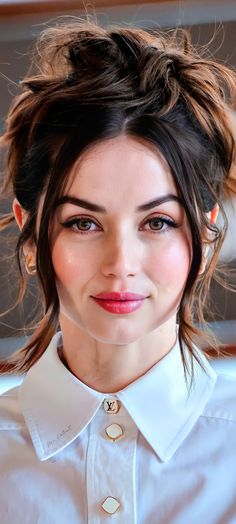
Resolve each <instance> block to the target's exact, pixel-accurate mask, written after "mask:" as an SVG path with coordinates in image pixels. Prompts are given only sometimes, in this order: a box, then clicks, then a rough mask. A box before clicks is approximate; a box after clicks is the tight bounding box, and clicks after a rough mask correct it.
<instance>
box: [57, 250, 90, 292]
mask: <svg viewBox="0 0 236 524" xmlns="http://www.w3.org/2000/svg"><path fill="white" fill-rule="evenodd" d="M92 260H94V258H93V259H92ZM52 263H53V267H54V271H55V273H56V277H57V280H58V281H60V282H61V284H63V285H64V286H65V287H66V288H68V289H72V290H73V289H74V288H75V286H76V285H78V281H79V282H80V281H81V284H82V282H83V280H84V279H85V278H86V277H88V278H89V274H88V273H89V271H90V270H91V271H92V268H90V266H89V265H88V257H87V256H85V255H83V253H81V252H80V253H76V251H75V249H74V248H73V249H71V248H69V247H68V248H65V246H62V245H61V244H60V242H56V243H55V245H54V247H53V250H52Z"/></svg>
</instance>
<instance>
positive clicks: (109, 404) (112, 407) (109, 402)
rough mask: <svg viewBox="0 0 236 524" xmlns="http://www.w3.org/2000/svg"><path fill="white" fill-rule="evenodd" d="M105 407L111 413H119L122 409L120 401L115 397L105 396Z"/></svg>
mask: <svg viewBox="0 0 236 524" xmlns="http://www.w3.org/2000/svg"><path fill="white" fill-rule="evenodd" d="M103 409H104V411H106V413H108V414H109V415H114V414H115V413H118V411H119V409H120V401H119V400H116V399H113V398H105V399H104V401H103Z"/></svg>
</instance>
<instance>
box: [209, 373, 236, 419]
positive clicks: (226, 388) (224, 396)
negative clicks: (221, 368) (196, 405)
mask: <svg viewBox="0 0 236 524" xmlns="http://www.w3.org/2000/svg"><path fill="white" fill-rule="evenodd" d="M202 416H205V417H209V418H215V419H219V420H224V421H228V422H231V423H233V424H235V423H236V377H234V376H231V375H228V374H224V373H219V374H217V378H216V383H215V387H214V389H213V391H212V394H211V396H210V398H209V400H208V402H207V404H206V406H205V409H204V411H203V413H202ZM235 429H236V426H235Z"/></svg>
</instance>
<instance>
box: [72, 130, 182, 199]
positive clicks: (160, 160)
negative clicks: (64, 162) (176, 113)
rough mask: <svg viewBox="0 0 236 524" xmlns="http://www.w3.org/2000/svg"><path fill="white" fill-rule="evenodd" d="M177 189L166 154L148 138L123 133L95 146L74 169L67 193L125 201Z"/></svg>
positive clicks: (172, 191)
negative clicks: (133, 136)
mask: <svg viewBox="0 0 236 524" xmlns="http://www.w3.org/2000/svg"><path fill="white" fill-rule="evenodd" d="M169 192H171V193H172V194H176V195H177V189H176V185H175V182H174V179H173V177H172V174H171V172H170V168H169V166H168V164H167V162H166V160H165V159H164V157H163V156H162V154H161V153H160V152H159V151H158V149H156V148H155V147H154V146H151V145H150V146H149V144H146V143H145V142H144V141H141V140H138V139H135V138H132V137H128V136H120V137H117V138H112V139H109V140H104V141H103V142H100V143H99V144H96V145H93V146H91V147H90V148H89V149H88V150H86V152H85V153H84V154H83V155H81V156H80V158H79V159H78V160H77V161H76V163H75V164H74V166H73V169H72V170H71V173H70V176H69V180H68V184H67V187H66V190H65V193H69V194H73V195H74V196H78V195H79V196H80V197H85V198H86V197H87V198H89V197H91V196H92V195H93V196H94V198H95V197H96V200H98V199H99V200H100V202H101V203H103V202H105V201H106V203H107V202H109V200H113V199H114V200H116V199H119V200H121V201H122V202H123V203H125V202H127V201H130V200H134V201H135V202H136V203H138V202H139V201H142V200H145V198H147V199H148V198H149V197H152V196H153V195H154V193H155V196H158V195H164V194H166V193H169Z"/></svg>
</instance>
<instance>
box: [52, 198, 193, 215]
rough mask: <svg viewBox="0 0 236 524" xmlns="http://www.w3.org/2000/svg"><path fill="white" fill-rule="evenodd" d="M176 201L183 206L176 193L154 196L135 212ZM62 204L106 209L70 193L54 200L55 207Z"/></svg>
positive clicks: (96, 209) (100, 210)
mask: <svg viewBox="0 0 236 524" xmlns="http://www.w3.org/2000/svg"><path fill="white" fill-rule="evenodd" d="M172 200H173V201H174V202H178V203H179V204H180V205H181V206H183V202H182V200H181V198H179V197H178V196H177V195H172V194H167V195H163V196H160V197H158V198H155V200H151V201H150V202H146V203H145V204H141V205H140V206H138V207H137V208H136V210H135V211H136V212H141V211H148V210H149V209H152V208H153V207H157V206H160V205H161V204H165V203H166V202H170V201H172ZM63 204H73V205H74V206H78V207H82V208H84V209H89V211H94V212H96V213H104V214H107V210H106V208H105V207H103V206H100V205H98V204H94V203H93V202H89V201H88V200H84V199H82V198H77V197H74V196H72V195H64V196H62V197H60V198H59V199H58V200H57V202H56V207H58V206H61V205H63Z"/></svg>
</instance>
